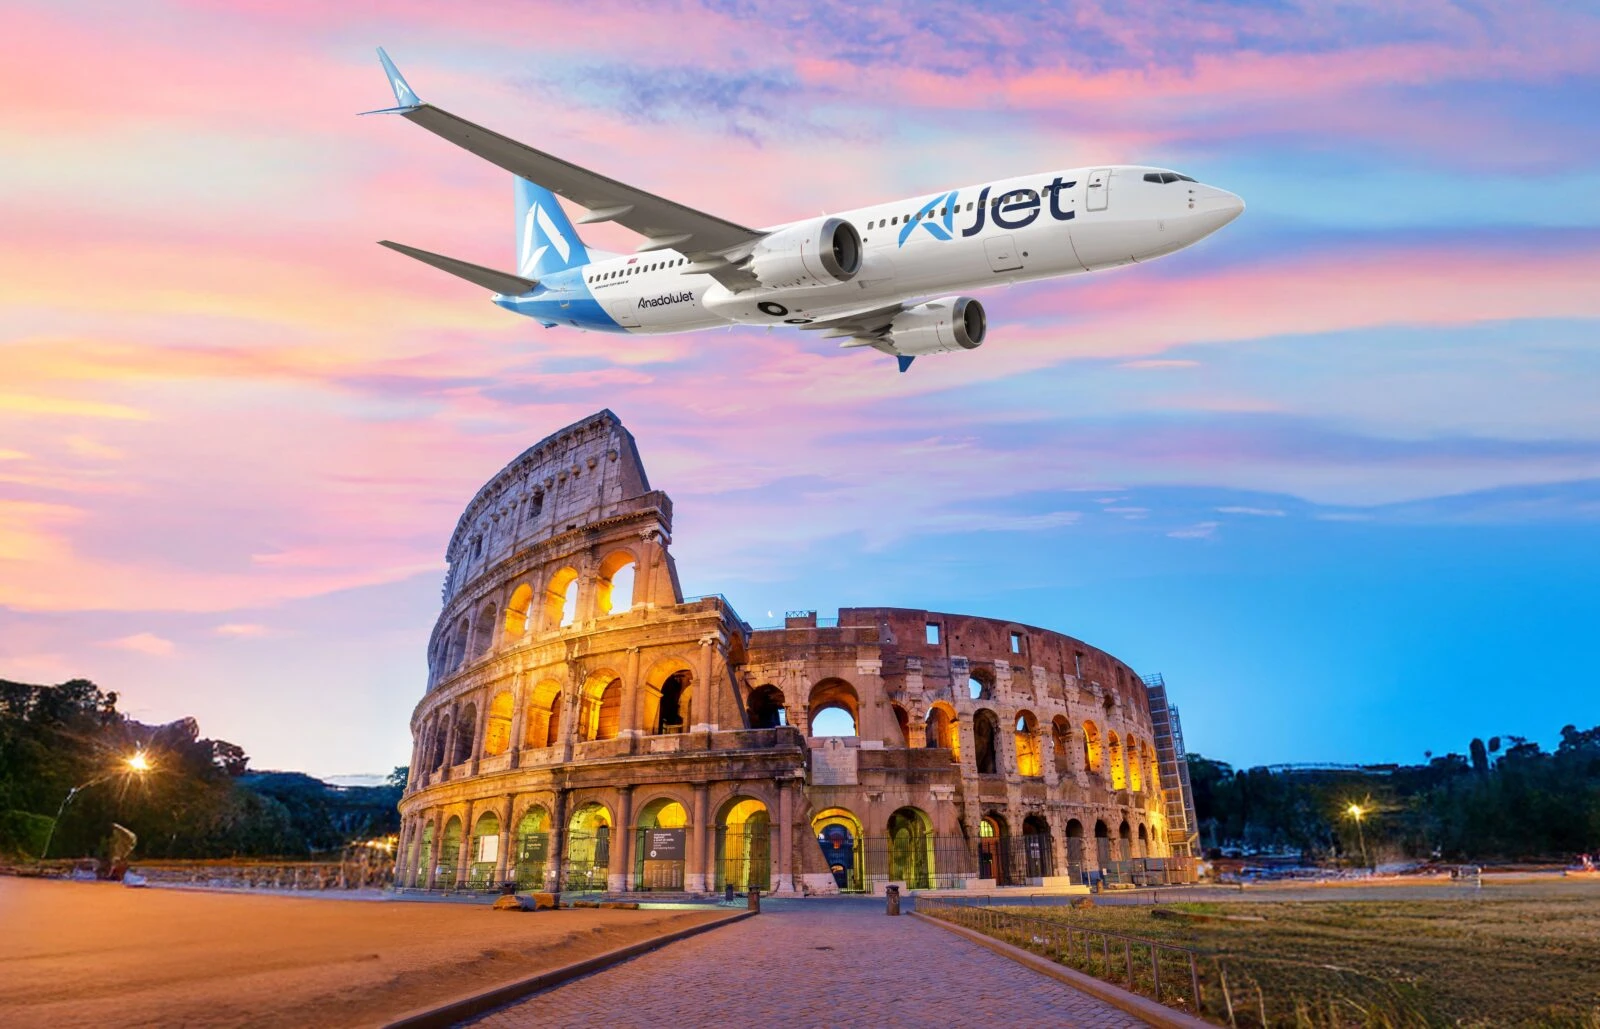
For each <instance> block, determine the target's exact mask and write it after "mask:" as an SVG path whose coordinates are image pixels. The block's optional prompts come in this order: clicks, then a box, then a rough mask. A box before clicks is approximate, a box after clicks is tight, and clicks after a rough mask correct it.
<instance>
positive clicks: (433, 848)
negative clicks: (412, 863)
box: [423, 809, 444, 890]
mask: <svg viewBox="0 0 1600 1029" xmlns="http://www.w3.org/2000/svg"><path fill="white" fill-rule="evenodd" d="M428 821H430V822H431V823H433V843H432V844H430V845H429V847H428V850H429V854H428V867H427V868H425V869H423V874H424V882H423V885H424V886H425V887H426V888H427V889H430V890H431V889H433V881H434V876H435V875H436V874H437V873H438V870H439V845H440V844H441V843H443V842H444V829H443V822H442V820H441V819H440V817H439V812H438V810H437V809H435V810H433V811H431V812H429V813H428Z"/></svg>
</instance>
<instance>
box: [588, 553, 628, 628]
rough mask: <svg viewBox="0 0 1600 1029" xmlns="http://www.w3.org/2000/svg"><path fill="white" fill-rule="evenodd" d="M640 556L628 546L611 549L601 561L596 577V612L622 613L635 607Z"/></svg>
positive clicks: (605, 613)
mask: <svg viewBox="0 0 1600 1029" xmlns="http://www.w3.org/2000/svg"><path fill="white" fill-rule="evenodd" d="M638 568H639V558H638V556H637V555H636V554H634V552H633V551H632V550H629V549H627V548H626V547H622V548H619V549H617V550H613V551H611V552H610V553H609V554H607V555H606V556H605V557H604V558H602V559H601V561H600V574H599V575H598V576H597V577H596V578H595V585H594V591H595V592H594V604H595V613H596V614H598V615H600V616H602V617H604V616H606V615H620V614H623V613H624V612H626V611H629V610H631V609H632V608H633V605H634V598H635V595H636V593H637V589H636V586H635V580H636V579H637V577H638V576H637V572H638Z"/></svg>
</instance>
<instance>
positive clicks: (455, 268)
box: [378, 239, 539, 297]
mask: <svg viewBox="0 0 1600 1029" xmlns="http://www.w3.org/2000/svg"><path fill="white" fill-rule="evenodd" d="M378 245H379V246H381V247H388V248H389V249H390V250H393V251H395V252H396V253H401V254H405V255H406V256H407V257H414V258H416V259H417V260H419V261H421V262H422V263H423V264H431V265H433V266H434V267H435V268H437V269H439V270H440V271H444V272H449V273H450V274H451V275H454V276H455V277H456V278H458V279H466V280H467V281H468V282H470V283H472V284H474V285H477V286H482V287H483V288H484V289H492V290H494V291H495V292H496V293H503V294H505V295H506V296H512V297H515V296H521V295H522V294H523V293H526V292H528V291H529V290H531V289H533V288H534V287H535V286H537V285H538V284H539V283H538V282H537V281H536V280H534V279H524V278H523V277H521V276H520V275H512V274H511V273H510V272H501V271H496V270H495V269H493V268H485V267H484V266H483V265H481V264H469V263H468V262H466V261H460V260H457V259H456V258H454V257H446V256H444V255H443V254H435V253H433V252H432V251H429V250H418V249H417V248H416V247H408V246H406V245H405V244H404V243H395V242H393V241H392V240H387V239H380V240H379V241H378Z"/></svg>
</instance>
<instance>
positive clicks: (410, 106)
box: [361, 46, 422, 114]
mask: <svg viewBox="0 0 1600 1029" xmlns="http://www.w3.org/2000/svg"><path fill="white" fill-rule="evenodd" d="M378 60H380V61H382V62H383V73H384V74H385V75H387V76H389V88H390V89H392V90H394V102H395V103H396V104H397V105H398V106H396V107H385V108H384V109H383V110H381V111H362V112H361V113H362V114H405V113H406V112H407V111H415V110H416V109H417V108H419V107H421V106H422V98H421V97H420V96H417V91H416V90H414V89H412V88H411V85H410V83H408V82H406V77H405V76H404V75H401V74H400V69H399V68H396V67H395V66H394V62H393V61H391V60H389V55H388V54H386V53H384V51H383V47H381V46H380V47H378Z"/></svg>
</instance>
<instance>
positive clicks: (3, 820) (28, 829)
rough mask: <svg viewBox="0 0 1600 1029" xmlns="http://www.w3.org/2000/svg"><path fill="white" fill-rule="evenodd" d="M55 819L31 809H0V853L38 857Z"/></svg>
mask: <svg viewBox="0 0 1600 1029" xmlns="http://www.w3.org/2000/svg"><path fill="white" fill-rule="evenodd" d="M54 825H55V819H53V818H51V817H50V816H49V815H36V814H34V813H33V812H31V811H0V854H18V855H21V856H23V857H29V858H38V857H39V856H40V854H41V853H42V852H43V850H44V844H45V841H46V840H47V839H49V838H50V830H51V828H52V827H53V826H54Z"/></svg>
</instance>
